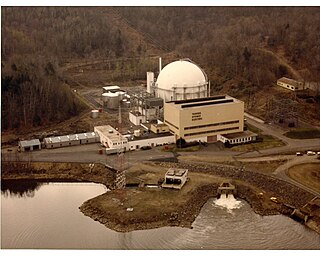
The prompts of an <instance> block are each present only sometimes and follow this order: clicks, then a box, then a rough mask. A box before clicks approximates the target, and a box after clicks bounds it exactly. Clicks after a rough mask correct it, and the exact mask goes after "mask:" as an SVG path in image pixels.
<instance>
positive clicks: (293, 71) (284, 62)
mask: <svg viewBox="0 0 320 256" xmlns="http://www.w3.org/2000/svg"><path fill="white" fill-rule="evenodd" d="M258 50H259V51H262V52H265V53H267V54H270V55H272V56H273V57H274V58H275V59H277V61H278V62H279V64H281V65H283V66H285V67H286V68H287V69H288V71H289V72H290V73H291V74H292V75H293V78H294V79H297V80H302V76H301V75H300V74H299V72H298V71H297V70H296V69H294V68H293V67H292V66H291V65H290V63H289V61H288V60H287V59H286V58H285V56H284V55H283V54H277V53H275V52H273V51H270V50H268V49H265V48H258Z"/></svg>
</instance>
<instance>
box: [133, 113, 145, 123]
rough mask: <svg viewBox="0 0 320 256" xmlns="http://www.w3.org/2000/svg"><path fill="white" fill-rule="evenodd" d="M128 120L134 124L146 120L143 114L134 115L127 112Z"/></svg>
mask: <svg viewBox="0 0 320 256" xmlns="http://www.w3.org/2000/svg"><path fill="white" fill-rule="evenodd" d="M129 120H130V122H131V123H133V124H134V125H140V124H141V123H145V122H146V117H145V116H136V115H134V114H132V113H129Z"/></svg>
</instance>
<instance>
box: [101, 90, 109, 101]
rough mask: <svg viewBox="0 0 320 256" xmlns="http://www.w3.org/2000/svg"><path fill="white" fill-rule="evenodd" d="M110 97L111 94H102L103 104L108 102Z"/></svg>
mask: <svg viewBox="0 0 320 256" xmlns="http://www.w3.org/2000/svg"><path fill="white" fill-rule="evenodd" d="M108 95H109V92H105V93H102V95H101V99H102V101H103V103H105V102H107V101H108Z"/></svg>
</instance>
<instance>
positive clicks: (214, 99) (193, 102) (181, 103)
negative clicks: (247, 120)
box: [166, 95, 241, 109]
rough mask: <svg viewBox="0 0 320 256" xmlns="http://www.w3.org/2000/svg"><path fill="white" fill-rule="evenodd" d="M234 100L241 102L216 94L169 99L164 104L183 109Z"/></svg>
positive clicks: (234, 99) (232, 101) (235, 100)
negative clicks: (194, 97) (184, 98)
mask: <svg viewBox="0 0 320 256" xmlns="http://www.w3.org/2000/svg"><path fill="white" fill-rule="evenodd" d="M234 102H241V101H240V100H238V99H236V98H233V97H231V96H229V95H216V96H211V97H205V98H197V99H188V100H176V101H169V102H166V104H172V105H174V106H176V107H178V108H181V109H183V108H192V107H203V106H211V105H218V104H227V103H234Z"/></svg>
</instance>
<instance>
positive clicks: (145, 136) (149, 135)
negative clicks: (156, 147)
mask: <svg viewBox="0 0 320 256" xmlns="http://www.w3.org/2000/svg"><path fill="white" fill-rule="evenodd" d="M124 136H125V137H127V138H128V141H138V140H147V139H153V138H162V137H168V136H174V135H173V134H172V133H170V132H164V133H153V132H146V133H143V132H142V133H141V135H140V136H138V137H136V136H134V134H125V135H124Z"/></svg>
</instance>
